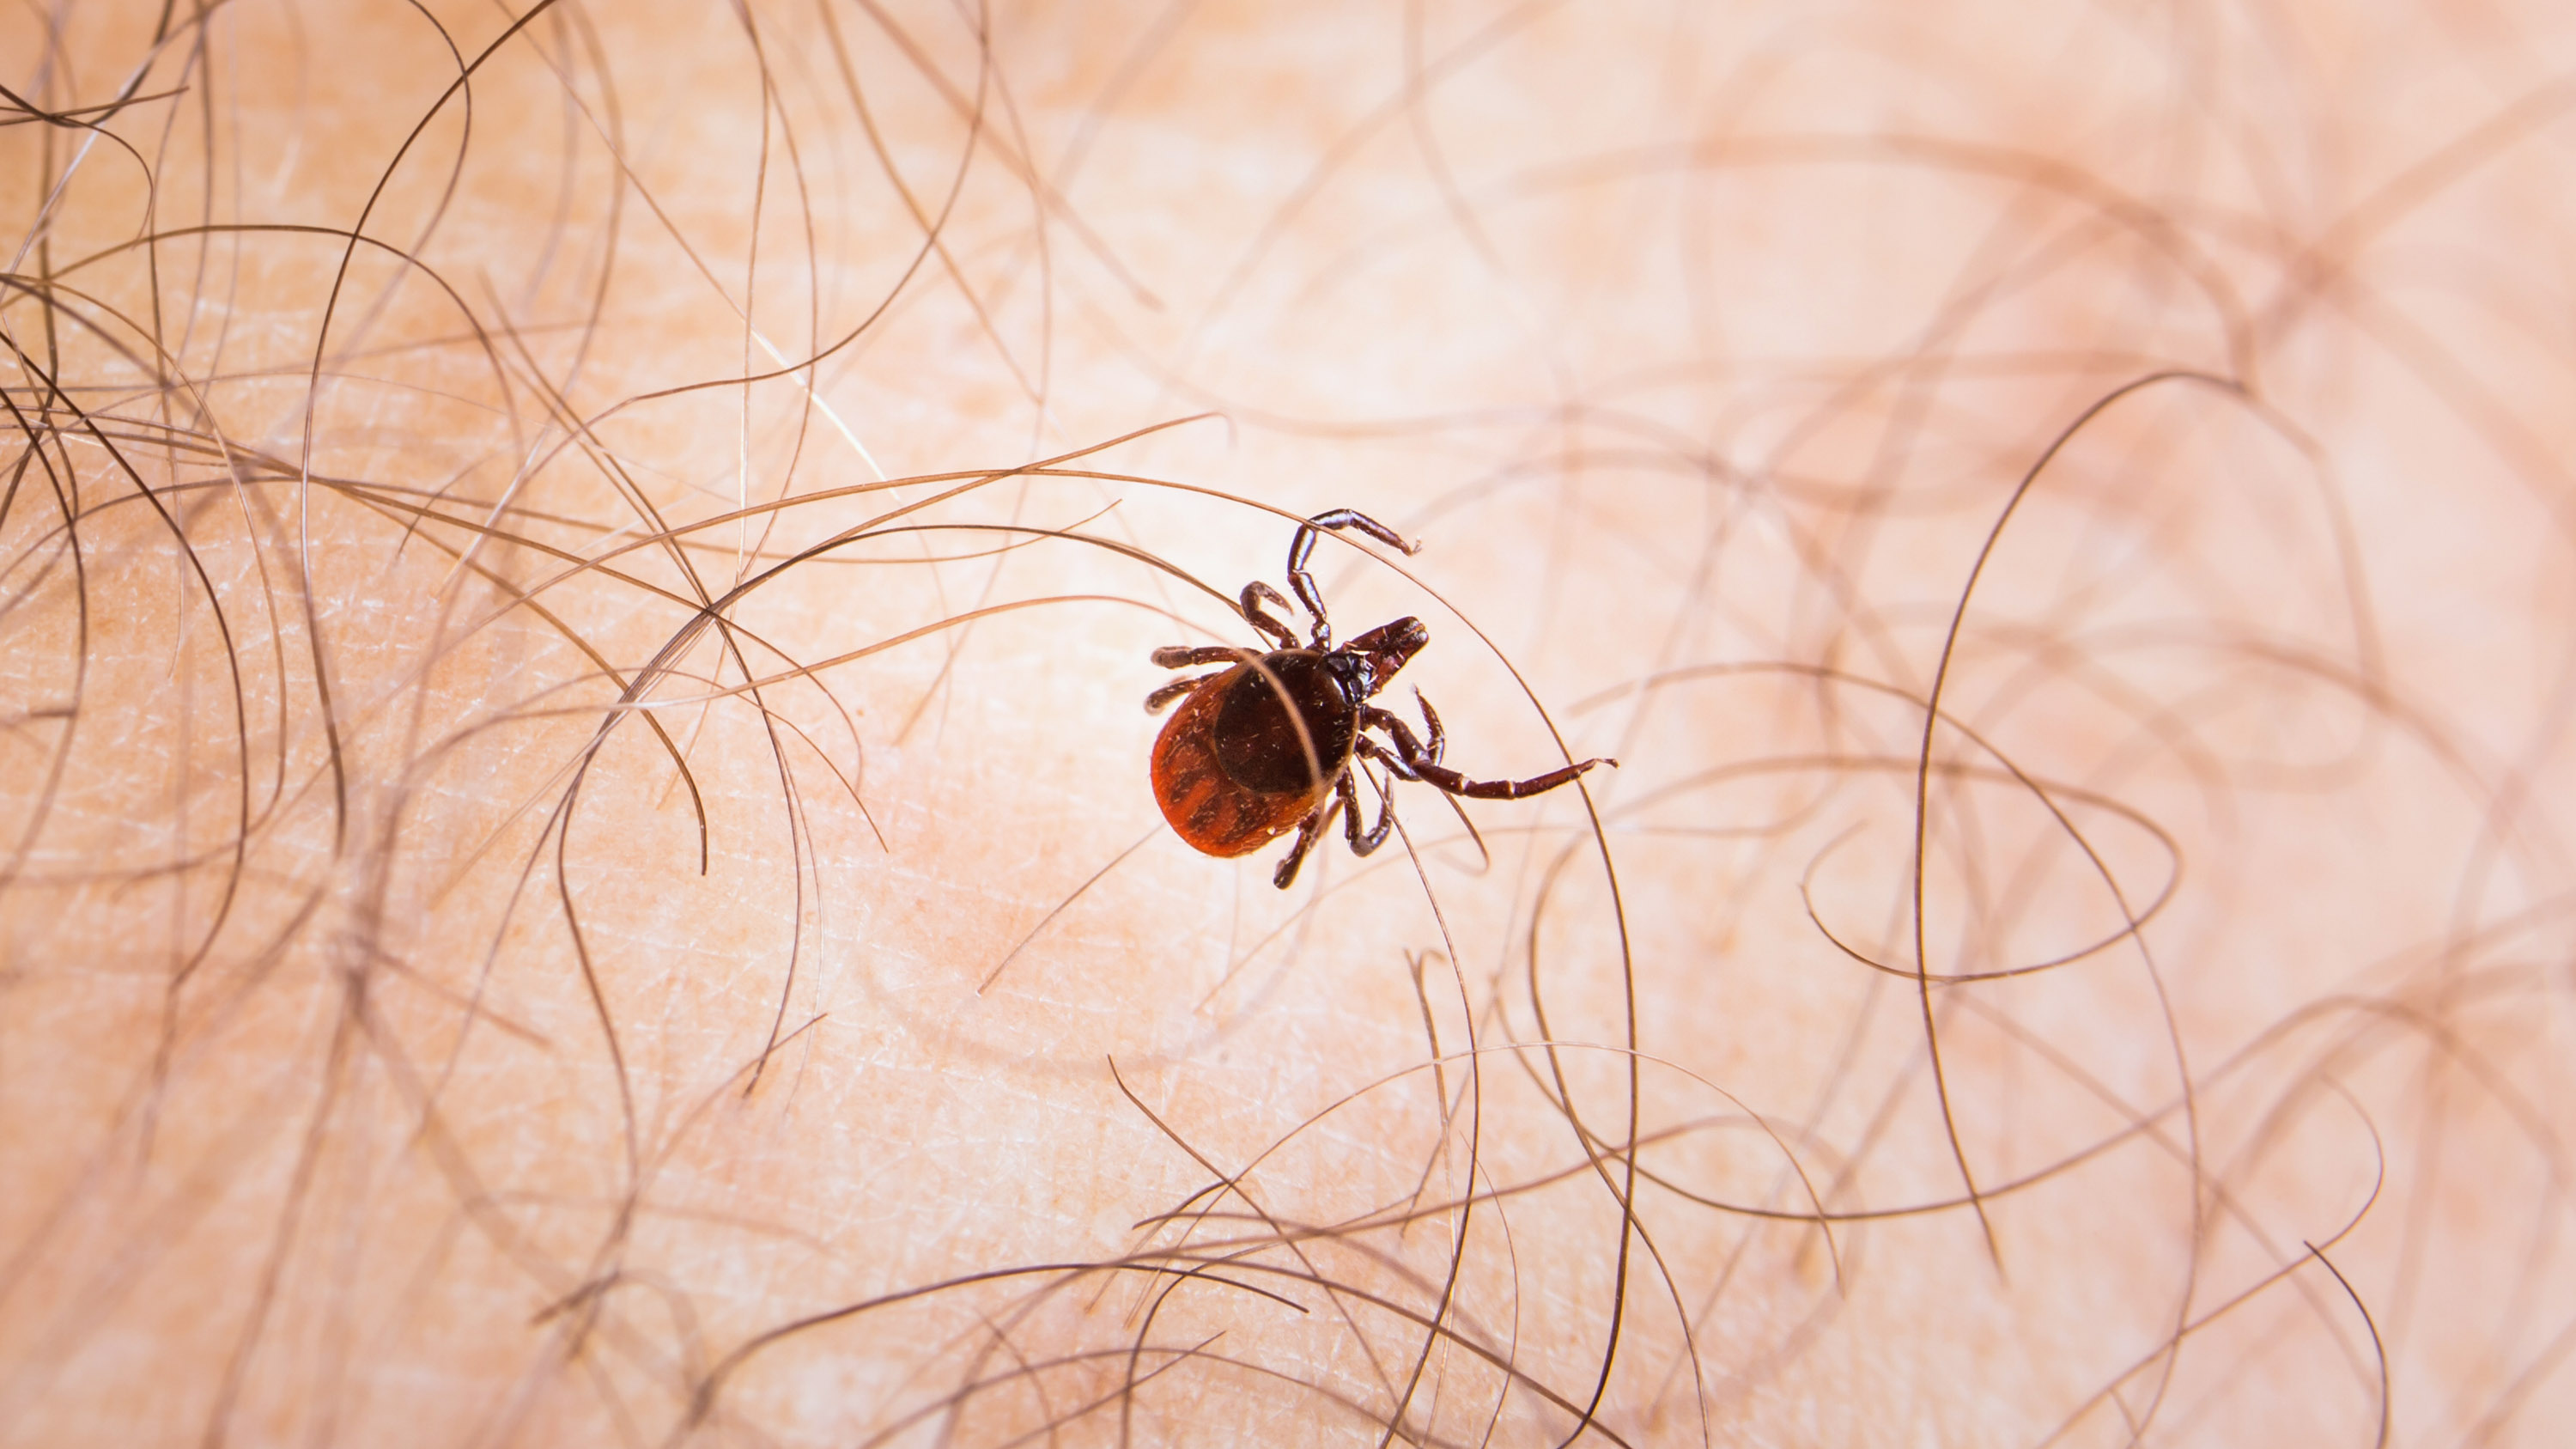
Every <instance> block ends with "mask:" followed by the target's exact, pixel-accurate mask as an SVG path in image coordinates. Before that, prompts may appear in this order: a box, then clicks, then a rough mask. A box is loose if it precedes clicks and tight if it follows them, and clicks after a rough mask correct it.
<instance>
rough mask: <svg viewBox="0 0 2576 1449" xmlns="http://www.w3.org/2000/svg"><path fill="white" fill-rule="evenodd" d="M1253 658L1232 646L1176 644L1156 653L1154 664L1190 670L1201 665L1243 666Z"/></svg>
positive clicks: (1167, 667)
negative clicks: (1247, 660) (1245, 661)
mask: <svg viewBox="0 0 2576 1449" xmlns="http://www.w3.org/2000/svg"><path fill="white" fill-rule="evenodd" d="M1251 657H1252V656H1251V655H1250V654H1249V653H1247V652H1246V651H1244V650H1241V649H1237V648H1235V647H1234V646H1233V645H1231V644H1174V645H1171V646H1169V647H1167V648H1162V649H1157V650H1155V651H1154V662H1155V663H1156V664H1159V665H1161V666H1163V667H1164V668H1165V669H1190V668H1194V667H1196V666H1198V665H1201V664H1241V663H1242V662H1243V661H1244V660H1246V659H1249V658H1251Z"/></svg>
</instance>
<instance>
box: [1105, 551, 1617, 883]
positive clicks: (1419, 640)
mask: <svg viewBox="0 0 2576 1449" xmlns="http://www.w3.org/2000/svg"><path fill="white" fill-rule="evenodd" d="M1326 528H1331V529H1344V528H1352V529H1357V530H1359V531H1360V532H1362V533H1365V534H1367V535H1368V536H1369V537H1371V538H1374V539H1376V540H1377V541H1378V542H1380V543H1383V544H1386V545H1388V546H1389V547H1392V548H1396V549H1400V550H1402V551H1403V552H1405V553H1408V554H1409V553H1412V552H1414V551H1415V550H1416V549H1418V548H1419V547H1420V545H1419V544H1413V543H1407V542H1405V540H1404V536H1403V535H1401V534H1399V533H1397V532H1396V531H1395V530H1394V529H1392V528H1389V527H1387V526H1386V525H1385V524H1383V523H1380V522H1378V521H1377V520H1376V519H1374V518H1371V517H1369V516H1368V515H1367V514H1364V513H1355V512H1353V511H1351V510H1350V509H1347V508H1336V509H1333V510H1332V511H1330V512H1328V513H1318V514H1316V515H1315V516H1314V517H1312V518H1310V519H1307V520H1306V521H1305V522H1304V523H1301V524H1299V525H1298V526H1297V536H1296V538H1295V539H1294V540H1293V541H1291V542H1290V543H1289V545H1288V587H1289V590H1290V591H1291V592H1293V593H1295V594H1296V596H1297V602H1298V603H1300V604H1303V605H1305V607H1306V612H1307V613H1308V614H1309V615H1312V616H1313V618H1314V620H1315V627H1314V632H1313V633H1312V635H1311V636H1309V637H1308V639H1307V640H1306V642H1305V643H1303V644H1300V643H1299V642H1298V641H1297V634H1296V631H1295V630H1293V629H1291V628H1289V627H1288V625H1286V624H1284V623H1281V622H1280V621H1279V620H1278V619H1276V618H1274V617H1272V616H1271V614H1270V613H1269V611H1268V610H1266V609H1264V608H1263V607H1262V605H1263V604H1265V603H1268V604H1275V605H1277V606H1278V608H1279V610H1280V612H1281V613H1288V612H1289V606H1288V601H1287V600H1286V599H1284V598H1282V597H1280V594H1279V591H1278V590H1277V589H1274V588H1272V587H1270V586H1269V585H1268V584H1266V583H1263V582H1262V581H1261V580H1259V579H1255V580H1253V581H1252V582H1251V583H1248V584H1245V585H1244V586H1243V598H1242V606H1243V621H1244V622H1245V623H1247V624H1249V625H1251V626H1252V627H1253V628H1254V629H1255V630H1257V631H1259V632H1260V634H1261V636H1262V638H1263V640H1264V641H1265V642H1268V643H1272V644H1276V645H1277V646H1278V647H1277V648H1275V649H1272V650H1270V651H1269V652H1267V653H1260V654H1256V653H1254V652H1253V651H1251V650H1248V649H1236V648H1232V647H1229V646H1226V645H1222V644H1219V645H1208V646H1192V645H1186V644H1178V645H1174V646H1172V647H1170V648H1167V649H1157V650H1155V651H1154V662H1155V663H1156V664H1159V665H1161V666H1162V667H1164V668H1166V669H1188V668H1192V667H1195V666H1197V665H1202V664H1224V665H1229V666H1231V667H1230V668H1227V669H1224V670H1221V671H1219V672H1217V673H1214V674H1201V675H1196V676H1194V677H1192V678H1188V679H1175V680H1173V681H1171V682H1170V683H1168V684H1166V685H1164V686H1163V687H1162V688H1160V689H1157V690H1155V691H1154V692H1153V693H1151V694H1149V695H1147V696H1145V709H1146V712H1147V713H1149V714H1150V713H1154V712H1156V711H1159V710H1161V709H1162V708H1163V707H1164V706H1165V705H1168V704H1170V703H1171V702H1172V701H1174V700H1176V699H1177V700H1180V701H1182V704H1181V708H1180V711H1179V712H1178V713H1176V714H1174V715H1173V716H1172V718H1171V722H1170V723H1168V724H1166V725H1164V726H1163V733H1162V736H1161V737H1160V738H1158V739H1156V740H1155V741H1154V802H1155V803H1156V804H1158V805H1160V806H1162V807H1163V818H1164V819H1165V820H1168V821H1170V822H1171V823H1172V829H1173V830H1175V831H1177V832H1178V833H1179V834H1180V837H1181V839H1183V840H1186V841H1188V842H1189V843H1190V845H1191V846H1192V847H1193V848H1194V849H1197V850H1199V851H1201V852H1202V853H1204V854H1208V855H1216V856H1236V855H1249V854H1251V853H1252V852H1253V851H1256V850H1259V849H1260V848H1261V847H1263V846H1265V845H1267V844H1269V843H1270V842H1271V841H1273V840H1276V839H1278V838H1279V837H1280V836H1282V835H1285V834H1286V833H1288V831H1289V830H1291V829H1294V830H1295V831H1296V832H1297V842H1296V844H1294V845H1292V846H1290V847H1289V848H1288V854H1287V855H1286V856H1285V857H1284V858H1282V859H1281V860H1280V862H1279V868H1278V869H1277V870H1276V871H1274V872H1272V873H1271V877H1270V883H1271V884H1272V885H1275V886H1277V887H1279V888H1280V889H1281V890H1286V889H1287V888H1288V885H1289V883H1290V882H1291V881H1294V880H1295V879H1296V878H1297V867H1298V865H1299V864H1301V863H1302V862H1303V861H1304V860H1305V859H1306V852H1307V851H1308V850H1309V849H1311V848H1312V847H1313V846H1314V844H1315V840H1316V838H1317V837H1318V836H1320V835H1322V834H1323V833H1324V831H1325V830H1326V829H1327V828H1329V827H1330V826H1331V824H1332V818H1333V813H1334V811H1335V810H1336V809H1338V810H1340V811H1341V812H1342V816H1343V829H1344V833H1345V834H1347V835H1348V836H1349V838H1350V842H1351V853H1352V854H1353V855H1367V854H1369V853H1371V852H1372V851H1375V850H1376V849H1377V848H1378V847H1379V846H1381V845H1383V844H1385V843H1386V835H1387V831H1388V830H1389V829H1390V828H1392V827H1393V826H1394V824H1395V796H1394V793H1393V790H1392V787H1391V786H1390V787H1389V788H1387V789H1384V790H1381V791H1380V792H1379V797H1378V798H1379V805H1378V813H1377V824H1376V826H1374V827H1373V828H1371V829H1369V830H1366V831H1363V830H1361V829H1360V797H1359V791H1358V789H1357V787H1356V786H1354V785H1353V783H1352V778H1351V777H1352V775H1353V774H1354V773H1356V772H1355V771H1354V770H1353V768H1352V761H1353V760H1354V759H1355V758H1364V759H1369V760H1374V761H1376V762H1377V763H1378V764H1380V765H1383V766H1384V767H1385V768H1386V771H1387V773H1388V774H1390V775H1393V776H1394V777H1395V778H1397V779H1399V780H1413V781H1417V782H1419V783H1422V784H1425V785H1429V786H1432V787H1433V788H1435V789H1439V790H1444V791H1446V792H1448V793H1449V794H1452V795H1464V796H1467V797H1469V798H1471V799H1476V800H1517V799H1520V798H1521V797H1522V796H1524V795H1536V794H1539V793H1541V792H1542V791H1547V790H1553V789H1555V788H1556V787H1557V786H1559V785H1563V784H1567V783H1569V782H1571V781H1572V780H1573V779H1574V778H1575V777H1576V776H1578V775H1580V774H1582V773H1583V772H1584V771H1586V770H1589V769H1591V768H1592V767H1593V766H1595V765H1610V766H1614V767H1615V766H1616V765H1617V764H1618V763H1619V762H1618V761H1617V760H1585V761H1584V762H1583V763H1581V764H1579V765H1567V766H1566V767H1564V768H1563V769H1559V770H1550V771H1548V772H1547V773H1546V774H1544V775H1532V776H1531V777H1529V778H1528V779H1526V780H1470V779H1468V778H1467V777H1466V776H1465V775H1462V774H1460V773H1458V772H1457V771H1456V770H1453V769H1450V768H1449V767H1448V766H1446V765H1443V764H1441V763H1440V755H1441V751H1442V749H1443V748H1445V746H1446V744H1447V739H1448V737H1447V735H1446V734H1445V733H1443V731H1442V730H1441V728H1440V716H1439V715H1438V714H1436V713H1434V712H1433V711H1432V708H1431V701H1429V700H1427V699H1424V698H1423V697H1422V692H1421V691H1420V690H1418V689H1417V690H1415V691H1414V694H1413V697H1414V700H1415V702H1416V703H1418V704H1420V705H1421V706H1422V722H1423V725H1424V727H1425V729H1424V732H1425V733H1426V734H1428V735H1429V736H1430V740H1429V743H1427V744H1426V743H1424V741H1423V740H1422V739H1421V738H1420V737H1417V736H1416V735H1415V734H1414V733H1413V730H1412V727H1411V726H1409V725H1407V724H1406V723H1405V722H1404V721H1403V720H1402V719H1399V718H1397V717H1396V715H1395V714H1394V713H1393V712H1392V711H1389V710H1386V709H1382V708H1380V707H1379V706H1377V705H1374V704H1371V703H1369V701H1370V700H1371V699H1372V698H1374V697H1375V696H1376V695H1377V692H1378V691H1379V690H1381V689H1384V688H1385V687H1386V685H1387V681H1388V680H1390V679H1393V678H1394V677H1395V673H1396V671H1397V670H1399V669H1402V668H1403V667H1404V666H1405V663H1406V661H1408V660H1410V659H1412V658H1413V656H1414V655H1416V654H1419V653H1421V652H1422V646H1423V645H1425V644H1428V643H1430V642H1431V632H1430V631H1429V630H1427V629H1425V628H1423V627H1422V621H1421V620H1420V619H1415V618H1403V619H1398V620H1396V621H1395V622H1394V623H1392V624H1381V625H1379V626H1378V627H1376V628H1374V629H1371V630H1369V631H1368V632H1367V633H1365V634H1362V635H1360V636H1358V637H1357V638H1354V639H1353V640H1351V642H1349V643H1348V644H1344V645H1342V646H1340V647H1338V648H1336V647H1334V644H1333V625H1332V621H1331V620H1330V619H1329V618H1328V617H1326V615H1325V612H1324V598H1323V595H1322V594H1321V593H1319V592H1318V591H1317V590H1316V588H1315V578H1314V575H1312V574H1310V573H1308V572H1307V571H1306V560H1307V559H1308V558H1310V557H1312V556H1313V554H1314V552H1315V537H1316V531H1317V530H1319V529H1326ZM1371 731H1375V732H1376V735H1372V734H1371V733H1370V732H1371ZM1377 735H1382V736H1384V738H1383V739H1380V738H1377V737H1376V736H1377ZM1371 783H1372V784H1374V783H1376V782H1375V781H1374V780H1373V781H1372V782H1371Z"/></svg>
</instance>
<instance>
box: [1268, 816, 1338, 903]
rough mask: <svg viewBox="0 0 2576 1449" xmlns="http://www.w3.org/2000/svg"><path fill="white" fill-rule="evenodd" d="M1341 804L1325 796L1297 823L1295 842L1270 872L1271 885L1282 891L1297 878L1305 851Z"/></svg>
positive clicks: (1313, 842)
mask: <svg viewBox="0 0 2576 1449" xmlns="http://www.w3.org/2000/svg"><path fill="white" fill-rule="evenodd" d="M1341 804H1342V802H1341V801H1339V800H1337V799H1334V798H1332V797H1330V796H1326V797H1325V800H1324V803H1323V804H1321V805H1318V806H1316V807H1315V808H1314V810H1313V811H1312V812H1310V813H1309V814H1308V815H1307V816H1306V818H1305V819H1304V820H1302V821H1300V822H1299V823H1298V825H1297V843H1296V844H1294V845H1292V846H1289V847H1288V853H1287V854H1286V855H1285V856H1282V857H1281V858H1280V861H1279V868H1278V869H1277V870H1274V871H1272V872H1271V873H1270V883H1271V884H1272V885H1275V886H1277V887H1279V888H1280V889H1281V890H1283V891H1284V890H1286V889H1288V886H1289V884H1290V882H1292V881H1294V880H1296V879H1297V867H1299V866H1301V865H1303V864H1305V863H1306V852H1307V851H1309V850H1312V849H1314V847H1315V837H1316V836H1319V835H1321V834H1323V833H1324V827H1325V826H1327V825H1329V824H1331V823H1332V819H1333V812H1334V811H1335V810H1338V809H1340V808H1341Z"/></svg>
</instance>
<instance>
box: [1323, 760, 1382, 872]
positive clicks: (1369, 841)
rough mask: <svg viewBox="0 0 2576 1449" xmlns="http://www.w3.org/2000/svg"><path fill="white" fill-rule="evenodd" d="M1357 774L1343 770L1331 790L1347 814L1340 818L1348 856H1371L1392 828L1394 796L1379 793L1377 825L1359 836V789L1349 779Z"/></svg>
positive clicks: (1355, 770) (1353, 771)
mask: <svg viewBox="0 0 2576 1449" xmlns="http://www.w3.org/2000/svg"><path fill="white" fill-rule="evenodd" d="M1358 774H1359V770H1358V769H1357V768H1353V769H1348V770H1344V771H1343V772H1342V778H1341V779H1340V780H1338V781H1336V782H1335V783H1334V787H1333V788H1334V789H1335V790H1336V791H1338V792H1339V793H1340V795H1341V797H1342V808H1343V809H1344V810H1346V811H1348V812H1349V813H1348V814H1346V815H1344V816H1343V817H1342V832H1343V834H1345V835H1347V836H1349V837H1350V842H1351V854H1353V855H1358V856H1367V855H1373V854H1375V853H1376V851H1377V848H1378V847H1379V846H1381V845H1384V844H1386V833H1387V832H1388V831H1389V830H1392V829H1394V828H1395V796H1394V794H1393V793H1392V792H1388V791H1380V792H1379V794H1378V807H1377V824H1376V826H1375V827H1374V828H1372V829H1371V830H1369V832H1368V833H1367V834H1365V835H1363V834H1361V833H1360V789H1359V786H1358V785H1356V784H1354V783H1353V782H1352V777H1354V776H1356V775H1358Z"/></svg>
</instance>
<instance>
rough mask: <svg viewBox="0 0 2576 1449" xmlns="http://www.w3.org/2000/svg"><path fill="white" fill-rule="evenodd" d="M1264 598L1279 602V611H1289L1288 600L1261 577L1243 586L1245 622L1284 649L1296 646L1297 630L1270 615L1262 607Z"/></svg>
mask: <svg viewBox="0 0 2576 1449" xmlns="http://www.w3.org/2000/svg"><path fill="white" fill-rule="evenodd" d="M1264 599H1267V600H1269V601H1270V602H1271V603H1274V604H1277V605H1278V606H1279V612H1281V613H1283V614H1284V613H1286V612H1288V601H1287V600H1286V599H1283V598H1281V597H1280V596H1279V591H1278V590H1277V589H1274V588H1272V587H1270V586H1269V585H1268V584H1265V583H1263V582H1262V581H1261V580H1259V579H1254V580H1253V581H1252V582H1251V583H1248V584H1245V585H1244V586H1243V622H1245V623H1247V624H1250V625H1251V626H1252V627H1253V628H1255V629H1258V630H1260V631H1261V637H1263V638H1265V639H1268V640H1269V641H1270V642H1271V643H1273V644H1276V645H1278V646H1279V647H1280V648H1282V649H1294V648H1296V647H1297V631H1296V630H1294V629H1291V628H1289V627H1288V626H1287V625H1285V624H1282V623H1280V622H1279V621H1278V620H1276V619H1274V618H1272V617H1270V614H1269V611H1268V610H1266V609H1264V608H1262V607H1261V603H1262V601H1263V600H1264Z"/></svg>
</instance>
